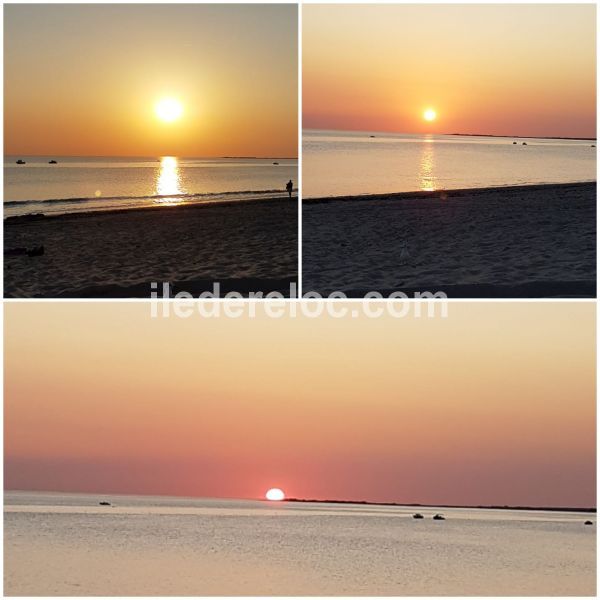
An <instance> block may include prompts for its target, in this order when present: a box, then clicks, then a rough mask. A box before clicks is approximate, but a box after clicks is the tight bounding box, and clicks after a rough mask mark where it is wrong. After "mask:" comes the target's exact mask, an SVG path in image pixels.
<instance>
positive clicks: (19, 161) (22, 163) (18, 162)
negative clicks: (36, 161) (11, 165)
mask: <svg viewBox="0 0 600 600" xmlns="http://www.w3.org/2000/svg"><path fill="white" fill-rule="evenodd" d="M17 164H18V165H24V164H26V163H25V161H24V160H21V159H19V160H18V161H17Z"/></svg>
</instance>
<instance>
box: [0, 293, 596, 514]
mask: <svg viewBox="0 0 600 600" xmlns="http://www.w3.org/2000/svg"><path fill="white" fill-rule="evenodd" d="M260 312H261V311H260V310H259V315H260ZM594 319H595V315H594V304H593V303H570V304H569V303H560V304H556V303H452V304H451V305H450V308H449V316H448V318H446V319H442V318H439V317H438V318H433V319H428V318H423V317H422V318H420V319H417V318H412V317H407V318H404V319H393V318H390V317H386V318H381V319H367V318H365V317H361V318H359V319H333V318H330V317H322V318H320V319H308V318H306V317H303V318H297V319H291V318H282V319H268V318H266V317H265V316H264V315H263V316H259V317H258V318H256V319H248V318H240V319H227V318H224V317H221V318H218V319H202V318H200V317H199V316H197V315H196V316H193V317H191V318H189V319H177V318H174V317H172V318H170V319H151V318H150V309H149V305H148V304H136V303H79V304H78V303H60V304H59V303H48V302H44V303H27V304H8V305H6V306H5V486H6V488H7V489H32V490H56V491H84V492H85V491H87V492H98V493H100V492H110V493H119V492H121V493H136V494H167V495H169V494H170V495H190V496H212V497H219V496H223V497H242V498H252V497H260V496H262V495H263V494H264V492H265V490H266V489H267V488H269V487H273V486H277V487H281V488H283V489H284V490H285V492H286V493H287V494H288V496H295V497H304V498H329V499H365V500H373V501H396V502H421V503H433V504H435V503H448V504H511V505H517V504H518V505H538V506H539V505H544V506H550V505H554V506H590V505H595V422H596V419H595V350H594V328H595V322H594Z"/></svg>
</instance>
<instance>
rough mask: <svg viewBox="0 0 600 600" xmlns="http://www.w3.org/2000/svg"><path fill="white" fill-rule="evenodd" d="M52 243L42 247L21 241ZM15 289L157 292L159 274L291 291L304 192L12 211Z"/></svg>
mask: <svg viewBox="0 0 600 600" xmlns="http://www.w3.org/2000/svg"><path fill="white" fill-rule="evenodd" d="M41 245H43V246H44V254H43V255H42V256H27V255H26V254H21V253H19V252H21V251H20V250H18V249H19V248H28V249H31V248H33V247H36V246H41ZM4 251H5V260H4V295H5V297H43V298H53V297H54V298H55V297H75V298H77V297H87V298H110V297H146V298H147V297H150V293H151V287H150V284H151V282H170V283H172V284H174V291H175V292H177V291H188V292H190V293H192V294H194V295H197V294H199V293H200V292H202V291H205V290H212V284H213V282H214V281H218V282H220V283H221V292H222V294H224V293H226V292H228V291H238V292H240V293H242V294H244V295H247V294H248V293H249V292H259V291H262V292H264V293H267V292H270V291H280V292H281V293H283V294H284V295H285V296H288V295H289V289H290V283H291V282H295V281H296V278H297V271H298V256H297V255H298V205H297V200H296V199H292V200H288V199H287V198H276V199H274V200H261V201H254V202H253V201H245V202H237V203H223V204H218V205H217V204H212V205H193V206H177V207H160V208H151V209H139V210H127V211H112V212H96V213H81V214H70V215H61V216H55V217H44V218H41V219H37V220H36V219H24V218H16V219H7V220H5V222H4Z"/></svg>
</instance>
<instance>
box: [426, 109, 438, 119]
mask: <svg viewBox="0 0 600 600" xmlns="http://www.w3.org/2000/svg"><path fill="white" fill-rule="evenodd" d="M436 117H437V113H436V112H435V110H433V108H428V109H427V110H426V111H425V112H424V113H423V118H424V119H425V120H426V121H435V118H436Z"/></svg>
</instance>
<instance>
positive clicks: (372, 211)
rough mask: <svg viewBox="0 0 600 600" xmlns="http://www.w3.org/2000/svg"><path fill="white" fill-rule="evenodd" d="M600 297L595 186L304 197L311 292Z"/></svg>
mask: <svg viewBox="0 0 600 600" xmlns="http://www.w3.org/2000/svg"><path fill="white" fill-rule="evenodd" d="M335 290H340V291H342V292H344V293H345V294H347V295H348V296H349V297H360V296H363V295H364V294H365V293H367V292H368V291H377V292H380V293H382V294H383V295H389V294H390V293H392V292H394V291H402V292H405V293H407V294H411V295H412V294H413V293H414V292H415V291H421V292H422V291H430V292H436V291H442V292H445V293H446V294H447V295H448V296H449V297H458V298H461V297H462V298H477V297H493V298H511V297H512V298H525V297H594V296H595V294H596V184H595V183H573V184H553V185H531V186H514V187H497V188H484V189H466V190H452V191H447V192H443V191H436V192H414V193H402V194H379V195H368V196H359V197H335V198H315V199H305V200H304V203H303V293H307V292H309V291H316V292H318V293H320V294H323V295H326V294H330V293H331V292H333V291H335Z"/></svg>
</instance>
